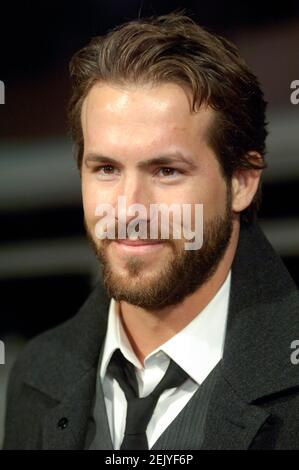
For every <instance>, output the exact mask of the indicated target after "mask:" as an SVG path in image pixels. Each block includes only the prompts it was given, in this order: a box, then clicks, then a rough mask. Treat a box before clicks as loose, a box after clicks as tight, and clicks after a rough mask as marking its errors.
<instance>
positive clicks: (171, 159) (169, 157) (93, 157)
mask: <svg viewBox="0 0 299 470" xmlns="http://www.w3.org/2000/svg"><path fill="white" fill-rule="evenodd" d="M84 160H85V162H93V163H107V164H111V165H115V164H117V165H121V166H123V164H122V163H121V162H119V161H118V160H115V159H114V158H112V157H108V156H106V155H100V154H97V153H88V154H87V155H86V156H85V158H84ZM173 163H184V164H186V165H187V166H188V167H189V168H190V169H191V170H195V169H196V168H197V165H196V164H195V163H194V162H193V161H191V160H190V159H189V158H187V157H185V156H184V155H183V154H182V153H180V152H175V153H174V154H166V155H159V156H157V157H154V158H150V159H148V160H142V161H140V162H138V163H137V168H140V169H147V168H150V167H153V166H157V165H171V164H173Z"/></svg>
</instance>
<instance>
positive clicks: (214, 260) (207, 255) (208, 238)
mask: <svg viewBox="0 0 299 470" xmlns="http://www.w3.org/2000/svg"><path fill="white" fill-rule="evenodd" d="M232 218H233V213H232V209H231V188H230V186H229V184H228V191H227V200H226V208H225V213H224V215H221V216H220V215H217V216H214V217H213V218H212V219H211V220H208V221H207V222H206V224H205V225H204V231H203V245H202V247H201V248H200V249H198V250H185V248H184V243H182V242H180V243H179V244H178V243H174V241H173V240H167V242H166V243H169V244H170V246H171V248H172V256H171V258H170V259H168V260H167V261H166V260H165V263H161V264H160V263H159V265H158V266H157V271H156V272H155V273H154V275H153V276H151V278H150V277H149V276H145V275H144V273H146V261H144V260H143V257H142V256H133V255H132V256H129V257H128V260H127V262H126V274H127V275H126V276H123V275H121V274H120V273H119V272H118V271H117V268H115V267H114V266H113V265H112V264H111V260H110V259H109V256H108V254H107V248H108V245H109V244H110V243H111V241H110V240H108V239H105V240H102V241H101V243H100V244H99V245H98V244H97V243H96V241H95V240H94V238H93V237H92V235H91V232H90V231H89V229H88V227H87V223H86V221H85V227H86V231H87V237H88V239H89V241H90V243H91V245H92V248H93V250H94V252H95V254H96V256H97V258H98V259H99V261H100V263H101V265H102V278H103V283H104V286H105V289H106V291H107V294H108V296H109V297H110V298H111V297H112V298H114V299H115V300H116V301H125V302H127V303H129V304H132V305H136V306H138V307H140V308H143V309H146V310H149V311H154V310H160V309H162V308H166V307H169V306H172V305H176V304H179V303H180V302H182V301H183V300H184V299H185V297H187V296H188V295H191V294H192V293H194V292H195V291H196V290H197V289H199V288H200V287H201V286H203V285H204V284H205V283H206V282H207V281H208V280H209V279H210V278H211V277H212V276H213V274H214V273H215V271H216V269H217V267H218V265H219V263H220V261H221V259H222V258H223V256H224V254H225V251H226V249H227V246H228V244H229V240H230V237H231V233H232ZM116 238H117V237H116ZM163 241H164V240H163ZM159 261H160V259H159Z"/></svg>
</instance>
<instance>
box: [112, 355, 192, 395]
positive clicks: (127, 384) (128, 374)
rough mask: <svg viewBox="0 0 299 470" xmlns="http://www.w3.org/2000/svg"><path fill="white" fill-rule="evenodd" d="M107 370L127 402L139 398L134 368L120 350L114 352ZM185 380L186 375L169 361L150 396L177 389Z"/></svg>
mask: <svg viewBox="0 0 299 470" xmlns="http://www.w3.org/2000/svg"><path fill="white" fill-rule="evenodd" d="M108 370H109V373H110V374H111V375H112V377H114V378H115V379H116V380H117V382H118V383H119V385H120V387H121V388H122V390H123V392H124V393H125V395H126V398H127V400H130V399H133V398H138V397H139V392H138V382H137V377H136V372H135V367H134V365H133V364H132V363H131V362H130V361H128V360H127V359H126V358H125V356H124V355H123V354H122V352H121V351H120V349H117V350H115V351H114V353H113V355H112V357H111V360H110V363H109V366H108ZM187 378H188V374H187V373H186V372H185V371H184V370H183V369H182V368H181V367H180V366H179V365H178V364H176V363H175V362H174V361H173V360H172V359H171V360H170V363H169V366H168V368H167V370H166V372H165V374H164V376H163V378H162V380H161V381H160V382H159V383H158V385H157V386H156V387H155V389H154V390H153V391H152V392H151V394H150V396H155V397H156V396H157V398H159V396H160V395H161V394H162V393H163V392H164V390H167V389H170V388H174V387H179V386H180V385H181V384H182V383H183V382H185V380H187Z"/></svg>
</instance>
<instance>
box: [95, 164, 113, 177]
mask: <svg viewBox="0 0 299 470" xmlns="http://www.w3.org/2000/svg"><path fill="white" fill-rule="evenodd" d="M114 170H115V167H114V166H113V165H100V166H97V167H96V168H95V172H96V173H97V174H98V175H99V176H111V175H113V174H114Z"/></svg>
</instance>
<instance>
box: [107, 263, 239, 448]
mask: <svg viewBox="0 0 299 470" xmlns="http://www.w3.org/2000/svg"><path fill="white" fill-rule="evenodd" d="M230 280H231V271H230V272H229V274H228V276H227V278H226V280H225V282H224V283H223V284H222V286H221V288H220V289H219V290H218V292H217V293H216V295H215V296H214V297H213V299H212V300H211V301H210V302H209V304H208V305H207V306H206V307H205V308H204V309H203V310H202V311H201V312H199V313H198V315H197V316H196V317H195V318H194V319H193V320H192V321H191V322H190V323H188V325H187V326H185V327H184V328H183V329H182V330H181V331H179V332H178V333H177V334H176V335H175V336H173V337H172V338H170V339H169V340H168V341H166V342H165V343H164V344H162V345H161V346H159V347H158V348H157V349H155V350H154V351H153V352H151V353H150V354H149V355H148V356H146V358H145V359H144V367H143V366H142V364H141V363H140V361H139V359H138V358H137V356H136V354H135V352H134V351H133V349H132V346H131V344H130V342H129V340H128V337H127V335H126V333H125V331H124V328H123V326H122V322H121V319H120V312H119V303H118V302H116V301H115V300H114V299H111V301H110V307H109V313H108V327H107V334H106V338H105V343H104V350H103V356H102V363H101V367H100V378H101V381H102V385H103V392H104V397H105V403H106V409H107V416H108V422H109V427H110V433H111V439H112V442H113V445H114V449H116V450H119V448H120V445H121V443H122V440H123V436H124V431H125V425H126V412H127V401H126V398H125V394H124V392H123V391H122V389H121V388H120V386H119V384H118V382H117V380H116V379H113V378H111V377H110V375H109V374H106V370H107V367H108V364H109V361H110V359H111V356H112V354H113V352H114V351H115V349H118V348H119V349H120V350H121V352H122V353H123V355H124V356H125V357H126V358H127V359H128V360H129V361H131V362H132V364H134V366H135V367H136V375H137V382H138V387H139V396H140V397H145V396H147V395H149V394H150V393H151V392H152V391H153V390H154V388H155V387H156V385H157V384H158V383H159V382H160V380H161V379H162V377H163V375H164V374H165V372H166V369H167V367H168V365H169V362H170V359H172V360H173V361H175V362H176V363H177V364H178V365H179V366H180V367H181V368H182V369H184V370H185V372H187V374H188V375H189V379H187V381H185V382H184V383H183V384H182V385H181V386H180V387H176V388H172V389H169V390H165V391H164V392H163V393H162V394H161V396H160V398H159V400H158V403H157V405H156V408H155V410H154V413H153V415H152V417H151V419H150V422H149V424H148V427H147V431H146V435H147V439H148V444H149V449H151V448H152V446H153V445H154V444H155V442H156V441H157V440H158V438H159V437H160V435H161V434H162V433H163V432H164V431H165V429H166V428H167V427H168V426H169V425H170V423H171V422H172V421H173V420H174V419H175V418H176V416H177V415H178V414H179V413H180V411H181V410H182V409H183V408H184V407H185V405H186V404H187V402H188V401H189V400H190V398H191V397H192V396H193V394H194V393H195V392H196V391H197V390H198V388H199V386H200V384H201V383H202V382H203V381H204V380H205V378H206V377H207V376H208V375H209V373H210V372H211V371H212V370H213V369H214V367H215V366H216V364H217V363H218V362H219V360H220V359H221V358H222V354H223V346H224V339H225V330H226V321H227V313H228V302H229V292H230Z"/></svg>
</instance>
